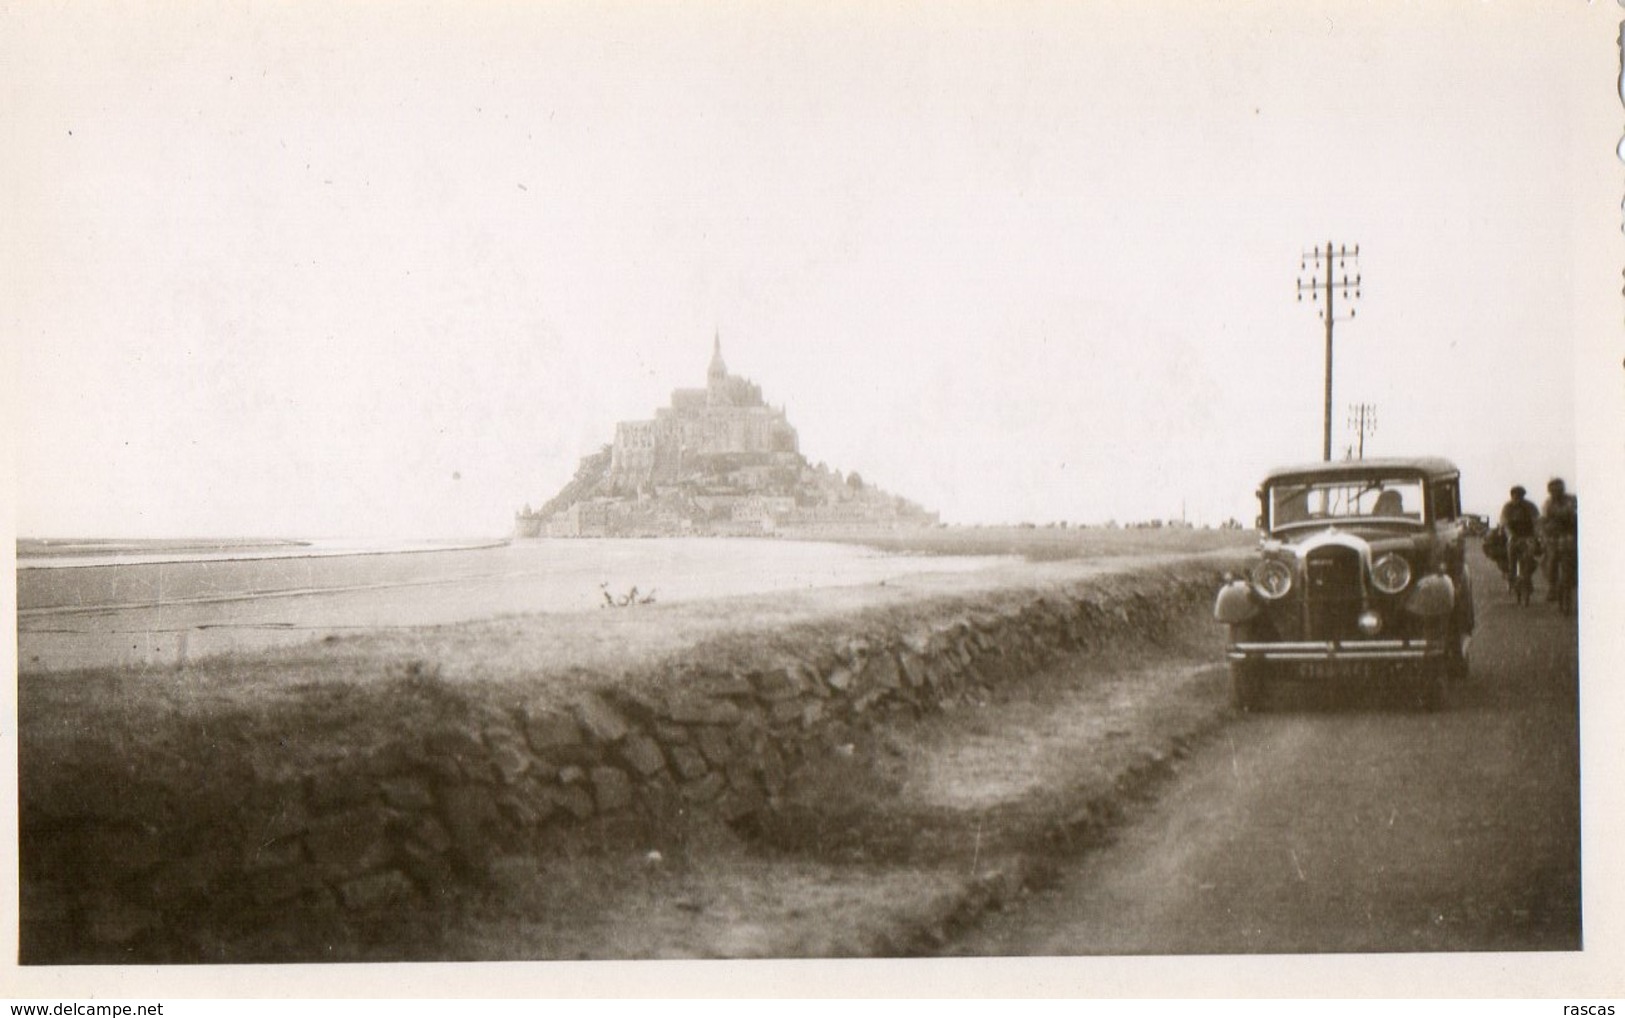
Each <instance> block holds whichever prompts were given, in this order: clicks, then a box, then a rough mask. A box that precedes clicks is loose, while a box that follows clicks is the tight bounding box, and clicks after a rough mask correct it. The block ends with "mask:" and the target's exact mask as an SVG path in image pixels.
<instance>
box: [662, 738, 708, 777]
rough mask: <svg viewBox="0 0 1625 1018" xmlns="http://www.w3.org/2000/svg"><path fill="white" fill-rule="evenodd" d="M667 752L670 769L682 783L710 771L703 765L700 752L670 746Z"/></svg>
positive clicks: (683, 747)
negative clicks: (669, 756)
mask: <svg viewBox="0 0 1625 1018" xmlns="http://www.w3.org/2000/svg"><path fill="white" fill-rule="evenodd" d="M667 752H668V753H670V755H671V765H672V768H673V769H674V770H676V771H677V776H678V777H680V778H682V779H683V780H684V781H688V780H691V779H693V778H697V777H699V776H700V775H702V774H705V773H706V772H707V771H709V770H710V768H709V767H707V766H706V765H705V757H704V756H703V755H702V754H701V752H700V751H699V750H697V749H694V748H692V747H690V746H683V745H677V746H672V747H671V748H670V749H669V750H668V751H667Z"/></svg>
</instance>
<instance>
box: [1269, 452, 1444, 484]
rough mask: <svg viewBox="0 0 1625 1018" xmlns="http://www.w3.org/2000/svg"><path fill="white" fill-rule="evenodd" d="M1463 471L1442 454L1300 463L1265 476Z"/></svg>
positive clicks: (1271, 479)
mask: <svg viewBox="0 0 1625 1018" xmlns="http://www.w3.org/2000/svg"><path fill="white" fill-rule="evenodd" d="M1460 473H1461V471H1460V470H1459V469H1457V467H1456V465H1455V464H1454V463H1452V462H1450V461H1449V460H1447V459H1445V458H1444V457H1442V456H1387V457H1379V458H1374V459H1363V460H1342V461H1326V460H1321V461H1320V462H1317V463H1300V464H1297V465H1295V466H1285V467H1277V468H1275V469H1274V470H1271V471H1270V472H1269V473H1268V474H1266V475H1264V480H1265V481H1266V482H1267V481H1274V480H1279V479H1280V478H1283V477H1303V476H1306V475H1314V476H1316V477H1377V476H1382V475H1384V474H1426V475H1427V476H1429V477H1441V476H1455V475H1458V474H1460Z"/></svg>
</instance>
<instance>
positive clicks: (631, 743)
mask: <svg viewBox="0 0 1625 1018" xmlns="http://www.w3.org/2000/svg"><path fill="white" fill-rule="evenodd" d="M620 755H621V759H622V760H623V761H624V762H625V763H626V764H627V766H629V767H631V768H632V769H633V770H634V771H636V772H637V773H639V774H641V775H643V776H644V777H648V776H649V775H651V774H654V773H656V772H658V771H662V770H665V768H666V758H665V757H664V756H662V755H661V753H660V746H659V744H658V743H656V742H655V741H654V740H653V739H651V738H649V737H648V736H647V735H643V734H635V735H631V736H628V737H627V738H626V739H625V740H624V741H623V742H622V743H621V747H620Z"/></svg>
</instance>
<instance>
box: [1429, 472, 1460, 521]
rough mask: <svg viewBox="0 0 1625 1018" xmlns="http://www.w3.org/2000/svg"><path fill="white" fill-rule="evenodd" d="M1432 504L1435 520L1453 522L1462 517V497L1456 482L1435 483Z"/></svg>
mask: <svg viewBox="0 0 1625 1018" xmlns="http://www.w3.org/2000/svg"><path fill="white" fill-rule="evenodd" d="M1432 502H1433V518H1434V519H1435V520H1453V519H1455V518H1456V517H1457V516H1460V515H1461V502H1460V495H1459V493H1458V491H1457V489H1456V482H1455V481H1434V482H1433V490H1432Z"/></svg>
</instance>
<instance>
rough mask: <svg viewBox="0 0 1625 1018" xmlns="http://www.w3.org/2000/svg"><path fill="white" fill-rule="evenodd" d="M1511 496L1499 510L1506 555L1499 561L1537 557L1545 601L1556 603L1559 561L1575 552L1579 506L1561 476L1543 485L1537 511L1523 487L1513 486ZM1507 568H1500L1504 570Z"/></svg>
mask: <svg viewBox="0 0 1625 1018" xmlns="http://www.w3.org/2000/svg"><path fill="white" fill-rule="evenodd" d="M1511 494H1512V498H1511V499H1510V500H1509V501H1508V502H1507V504H1506V505H1505V506H1502V507H1501V519H1500V528H1499V529H1500V531H1501V533H1502V535H1503V540H1504V542H1505V555H1504V557H1499V556H1498V558H1499V560H1500V561H1502V562H1505V563H1510V562H1514V561H1517V560H1519V559H1520V558H1521V557H1522V556H1525V555H1527V556H1530V557H1534V558H1539V559H1540V560H1541V573H1542V575H1543V576H1544V577H1545V579H1546V600H1548V601H1555V600H1557V597H1558V583H1559V576H1558V565H1559V560H1560V558H1561V556H1563V555H1565V554H1568V555H1572V554H1573V553H1574V548H1575V544H1576V541H1577V539H1578V535H1579V519H1580V518H1579V503H1578V502H1577V501H1576V500H1575V497H1574V495H1572V494H1571V493H1570V492H1569V491H1568V490H1567V488H1566V487H1565V486H1564V484H1563V479H1562V478H1561V477H1554V478H1552V480H1551V481H1550V482H1549V483H1548V484H1547V485H1546V502H1545V504H1544V505H1542V506H1541V507H1540V508H1538V509H1537V508H1536V507H1535V503H1533V502H1531V501H1530V500H1529V498H1528V497H1527V496H1528V492H1527V491H1525V490H1524V487H1523V485H1521V484H1516V485H1513V487H1512V493H1511ZM1506 568H1507V566H1506V565H1503V566H1502V569H1503V570H1505V569H1506ZM1571 579H1572V578H1571Z"/></svg>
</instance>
